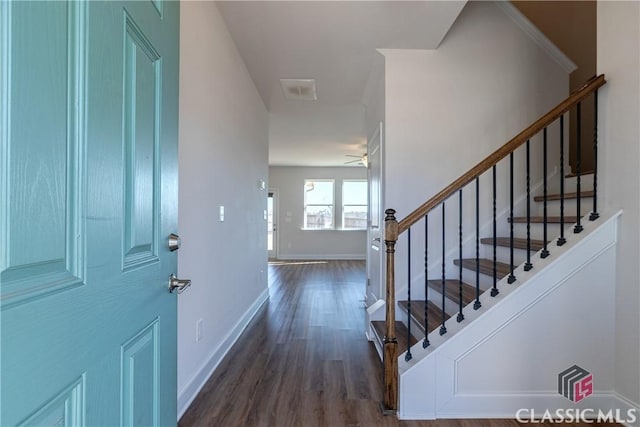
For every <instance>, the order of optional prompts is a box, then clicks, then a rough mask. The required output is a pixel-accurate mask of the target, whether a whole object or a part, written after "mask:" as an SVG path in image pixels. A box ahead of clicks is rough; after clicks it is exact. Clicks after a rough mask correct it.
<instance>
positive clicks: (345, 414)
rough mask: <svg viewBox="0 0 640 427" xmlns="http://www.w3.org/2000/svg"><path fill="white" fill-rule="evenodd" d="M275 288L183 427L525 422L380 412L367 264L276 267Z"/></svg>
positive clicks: (498, 425) (446, 426) (500, 425)
mask: <svg viewBox="0 0 640 427" xmlns="http://www.w3.org/2000/svg"><path fill="white" fill-rule="evenodd" d="M269 283H270V293H271V297H270V300H269V302H268V303H267V304H266V305H265V307H263V308H262V310H261V311H260V312H259V313H258V314H257V315H256V317H255V318H254V319H253V321H252V322H251V324H250V325H249V326H248V328H247V329H246V331H245V332H244V333H243V334H242V336H241V337H240V339H239V340H238V341H237V343H236V344H235V345H234V346H233V348H232V349H231V351H230V352H229V353H228V355H227V357H226V358H225V359H224V360H223V362H222V363H221V364H220V366H219V367H218V369H216V371H215V372H214V374H213V375H212V376H211V378H210V379H209V380H208V381H207V383H206V384H205V386H204V387H203V389H202V390H201V392H200V393H199V395H198V396H197V398H196V399H195V400H194V402H193V403H192V405H191V407H190V408H189V410H188V411H187V412H186V413H185V414H184V416H183V417H182V419H181V420H180V422H179V426H180V427H188V426H224V427H228V426H277V427H280V426H305V427H306V426H330V427H334V426H336V427H337V426H442V427H478V426H487V427H490V426H495V427H507V426H516V425H519V424H518V423H517V422H516V421H513V420H468V419H467V420H438V421H399V420H398V419H397V418H396V417H395V416H383V415H382V414H381V412H380V408H379V402H380V400H381V398H382V393H381V391H382V385H381V383H382V364H381V362H380V360H379V358H378V355H377V353H376V351H375V348H374V346H373V344H372V343H370V342H368V341H367V340H366V338H365V336H364V329H365V313H364V308H363V304H362V299H363V296H364V291H365V289H364V286H365V285H364V283H365V264H364V262H363V261H313V262H311V261H291V262H284V261H280V262H273V263H271V264H270V265H269ZM536 425H539V426H540V425H552V424H536ZM588 425H590V426H597V425H598V424H596V423H593V424H588Z"/></svg>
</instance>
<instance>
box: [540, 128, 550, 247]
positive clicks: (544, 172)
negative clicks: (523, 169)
mask: <svg viewBox="0 0 640 427" xmlns="http://www.w3.org/2000/svg"><path fill="white" fill-rule="evenodd" d="M542 135H543V137H542V194H543V197H544V200H543V204H542V215H543V217H542V227H543V228H542V235H543V237H542V244H543V246H542V252H540V258H546V257H548V256H549V249H548V248H547V241H548V239H547V227H548V224H547V220H548V218H547V128H544V130H543V131H542Z"/></svg>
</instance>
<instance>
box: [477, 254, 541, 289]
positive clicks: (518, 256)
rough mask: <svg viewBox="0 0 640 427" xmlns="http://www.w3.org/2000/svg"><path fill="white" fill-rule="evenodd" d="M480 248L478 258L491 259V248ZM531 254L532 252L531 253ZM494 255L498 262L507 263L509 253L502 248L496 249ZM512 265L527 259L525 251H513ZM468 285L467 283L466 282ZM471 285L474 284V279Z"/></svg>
mask: <svg viewBox="0 0 640 427" xmlns="http://www.w3.org/2000/svg"><path fill="white" fill-rule="evenodd" d="M482 246H483V247H481V248H480V258H487V259H493V247H492V246H491V245H482ZM532 254H533V252H532ZM496 255H497V259H498V261H502V262H507V263H508V262H509V256H510V251H509V248H507V247H504V246H497V247H496ZM513 258H514V265H520V264H522V263H523V262H525V261H526V259H527V251H526V250H523V249H514V250H513ZM467 283H468V282H467ZM472 283H475V279H474V280H473V282H472Z"/></svg>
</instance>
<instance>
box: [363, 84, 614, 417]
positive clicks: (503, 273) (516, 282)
mask: <svg viewBox="0 0 640 427" xmlns="http://www.w3.org/2000/svg"><path fill="white" fill-rule="evenodd" d="M605 83H606V82H605V79H604V76H603V75H600V76H597V77H594V78H592V79H591V80H589V81H588V82H587V83H586V84H585V85H584V86H583V87H582V88H580V89H579V90H577V91H574V92H573V93H571V95H570V96H569V97H568V98H567V99H565V100H564V101H562V102H561V103H560V104H558V105H557V106H556V107H555V108H553V109H552V110H550V111H549V112H548V113H547V114H545V115H544V116H542V117H541V118H539V119H538V120H537V121H535V122H534V123H533V124H532V125H531V126H529V127H528V128H526V129H525V130H523V131H522V132H520V133H519V134H518V135H516V136H515V137H514V138H512V139H511V140H510V141H508V142H507V143H506V144H505V145H503V146H502V147H500V148H499V149H498V150H496V151H495V152H494V153H492V154H491V155H489V156H488V157H487V158H485V159H484V160H482V161H481V162H480V163H478V164H477V165H476V166H474V167H473V168H472V169H470V170H469V171H468V172H467V173H465V174H464V175H462V176H461V177H460V178H458V179H457V180H455V181H454V182H453V183H451V184H450V185H449V186H447V187H446V188H444V189H443V190H442V191H440V192H439V193H438V194H436V195H435V196H433V197H432V198H431V199H429V200H428V201H427V202H425V203H424V204H423V205H422V206H420V207H418V208H417V209H416V210H415V211H413V212H412V213H410V214H409V215H407V216H406V217H405V218H404V219H402V220H400V221H398V220H397V219H396V217H395V211H394V210H393V209H387V210H386V211H385V213H386V218H385V236H384V240H385V244H386V287H387V291H386V295H387V300H386V301H385V302H384V304H378V305H377V307H382V306H383V307H384V315H385V316H384V317H385V320H384V321H382V320H372V321H371V324H370V336H371V337H372V338H373V340H374V342H375V343H376V347H377V348H378V351H379V354H380V355H381V357H382V359H383V363H384V395H383V396H384V397H383V410H384V411H385V413H396V411H397V410H398V404H399V401H400V402H402V401H403V399H406V400H411V399H413V400H412V401H415V399H417V398H416V397H413V396H408V397H405V396H403V395H402V393H401V392H400V390H399V385H398V383H399V376H400V375H402V376H403V378H404V377H406V376H407V375H408V373H409V372H410V371H411V369H414V368H417V366H418V365H421V366H429V368H428V369H427V371H426V372H430V374H429V375H431V376H434V375H435V376H436V377H438V376H439V375H441V373H439V372H438V371H437V369H436V365H437V364H436V363H435V362H433V361H432V362H429V358H430V357H432V356H433V355H434V354H435V353H437V351H438V347H437V346H441V345H443V344H444V343H447V340H451V339H452V338H451V337H452V336H453V337H454V338H455V335H456V334H460V333H461V331H464V329H465V328H468V327H469V325H470V324H472V321H473V322H478V321H480V320H481V319H482V318H483V316H486V315H487V314H488V313H491V312H492V310H495V309H497V307H498V302H499V301H501V299H502V298H505V296H511V295H510V293H511V292H512V291H513V290H514V289H516V288H518V287H522V288H526V286H528V282H532V283H533V282H536V279H535V277H536V275H539V276H544V274H545V273H544V271H545V269H551V268H552V266H553V257H554V256H558V257H564V258H566V254H567V251H572V250H574V251H575V250H577V249H576V248H577V247H578V246H579V244H577V243H576V242H577V241H579V239H581V238H582V239H584V238H585V236H587V235H588V234H589V233H593V232H594V230H595V228H594V226H592V225H591V224H597V223H595V222H594V221H596V220H598V218H599V214H598V210H597V200H598V197H597V111H596V113H595V114H596V116H595V121H594V122H595V127H596V129H594V133H593V135H589V136H587V137H584V138H582V139H581V135H579V134H578V152H577V159H578V160H577V165H575V166H576V167H575V170H574V173H568V174H566V173H565V159H564V156H565V136H564V135H565V133H566V129H568V126H567V123H565V118H568V112H569V111H570V110H576V113H577V117H578V119H577V120H580V117H581V108H580V105H581V102H582V101H583V100H584V99H586V98H587V97H590V96H593V97H595V98H596V99H595V101H596V102H595V104H596V105H597V90H598V88H600V87H601V86H603V85H604V84H605ZM578 128H580V126H579V125H578ZM586 149H589V150H593V153H594V159H595V165H594V170H593V171H587V172H585V171H582V170H581V164H580V159H581V153H580V152H581V150H586ZM531 152H534V153H543V155H542V156H541V157H536V156H535V155H534V156H531ZM551 153H553V154H551ZM558 153H559V158H554V157H553V155H557V154H558ZM550 159H551V160H550ZM554 162H555V165H556V168H555V169H553V168H550V167H549V164H552V165H553V163H554ZM498 168H500V171H501V173H503V172H504V176H506V175H507V173H506V171H507V170H508V178H507V181H506V182H507V183H508V185H503V184H505V181H504V180H503V175H500V176H501V180H500V181H498V178H497V177H498V173H497V170H498ZM557 169H559V171H558V170H557ZM523 177H526V178H525V179H522V178H523ZM498 182H500V185H498ZM505 187H508V188H505ZM533 193H535V195H534V194H533ZM480 194H482V203H481V196H480ZM451 206H453V207H454V208H457V209H453V213H451V211H452V209H451ZM585 213H589V215H588V216H584V215H585ZM434 218H435V220H434ZM604 222H608V221H604ZM586 223H588V224H586ZM585 229H587V231H586V232H584V233H583V231H584V230H585ZM612 229H613V230H615V226H614V227H613V228H612ZM470 230H471V231H470ZM412 231H413V236H412ZM581 233H583V234H581ZM452 236H455V237H456V238H455V239H454V238H452ZM575 236H578V237H577V238H576V237H575ZM412 239H413V241H412ZM454 240H455V242H454ZM569 240H570V242H569V243H570V244H568V245H566V246H565V247H564V248H561V249H560V247H562V246H564V245H565V244H566V243H567V242H568V241H569ZM578 243H579V242H578ZM420 245H422V246H420ZM418 248H419V250H417V251H416V249H418ZM412 251H413V253H412ZM603 251H604V249H603ZM434 260H435V261H434ZM531 270H533V271H531ZM538 281H539V279H538ZM396 282H397V284H398V285H399V287H398V289H396ZM554 286H555V285H554ZM545 292H547V293H550V292H552V290H551V288H549V290H547V291H545ZM526 293H527V292H526V291H523V292H521V294H526ZM536 298H538V299H540V298H542V296H541V295H538V296H537V297H536ZM505 304H506V302H505ZM504 307H505V306H504V304H503V305H502V309H501V310H502V312H504V311H505V309H504ZM507 311H508V310H507ZM371 318H372V319H375V318H376V316H372V317H371ZM377 318H379V316H378V317H377ZM476 329H477V328H476ZM456 345H457V346H460V343H457V344H456ZM469 345H471V344H469ZM429 363H430V364H429ZM425 364H426V365H425ZM399 365H400V366H401V368H402V369H401V370H399ZM442 375H444V374H442ZM425 381H426V382H425V385H424V387H423V388H424V389H425V390H426V389H427V388H429V387H428V384H429V382H433V378H427V379H426V380H425ZM409 382H411V388H412V389H414V390H415V389H416V387H417V388H418V389H420V387H422V386H421V385H420V384H418V385H417V386H416V385H415V384H414V383H416V381H409ZM452 387H454V388H455V386H453V385H452ZM430 390H431V391H429V392H425V393H426V394H425V396H422V398H426V396H429V399H431V401H437V400H438V398H437V396H435V395H433V393H437V392H438V391H437V390H434V389H433V387H431V388H430ZM414 403H415V402H414Z"/></svg>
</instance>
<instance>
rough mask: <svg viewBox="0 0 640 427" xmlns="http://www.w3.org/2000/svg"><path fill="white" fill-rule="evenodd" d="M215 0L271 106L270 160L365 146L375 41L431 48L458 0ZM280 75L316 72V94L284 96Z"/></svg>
mask: <svg viewBox="0 0 640 427" xmlns="http://www.w3.org/2000/svg"><path fill="white" fill-rule="evenodd" d="M217 3H218V8H219V10H220V12H221V13H222V15H223V17H224V19H225V21H226V24H227V27H228V28H229V31H230V33H231V36H232V38H233V40H234V42H235V44H236V46H237V47H238V50H239V52H240V55H241V56H242V58H243V60H244V62H245V64H246V65H247V68H248V70H249V73H250V75H251V77H252V79H253V81H254V82H255V85H256V87H257V88H258V91H259V93H260V96H261V97H262V100H263V101H264V103H265V106H266V107H267V109H268V110H269V113H270V123H269V125H270V130H269V164H270V165H303V166H342V165H344V163H345V162H346V161H348V160H352V159H351V158H348V157H346V155H347V154H356V155H360V154H362V153H364V152H365V151H366V134H365V129H364V107H363V105H362V97H363V92H364V88H365V84H366V81H367V78H368V76H369V73H370V71H371V68H372V65H373V60H374V56H375V54H376V48H388V49H393V48H402V49H435V48H436V47H437V46H438V45H439V44H440V42H441V41H442V39H443V38H444V36H445V34H446V33H447V31H448V30H449V28H450V27H451V25H452V24H453V22H454V21H455V19H456V17H457V16H458V14H459V13H460V11H461V10H462V8H463V7H464V4H465V1H391V0H390V1H219V2H217ZM281 78H300V79H315V80H316V89H317V94H318V100H317V101H294V100H286V99H285V98H284V95H283V93H282V88H281V86H280V79H281Z"/></svg>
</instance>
